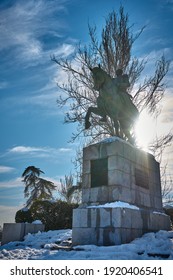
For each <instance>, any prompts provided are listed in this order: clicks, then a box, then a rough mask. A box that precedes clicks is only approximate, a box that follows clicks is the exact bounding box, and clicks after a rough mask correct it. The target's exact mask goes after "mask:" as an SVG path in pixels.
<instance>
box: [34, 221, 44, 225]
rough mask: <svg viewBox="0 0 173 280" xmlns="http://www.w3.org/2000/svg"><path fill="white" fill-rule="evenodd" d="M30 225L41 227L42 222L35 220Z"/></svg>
mask: <svg viewBox="0 0 173 280" xmlns="http://www.w3.org/2000/svg"><path fill="white" fill-rule="evenodd" d="M32 224H35V225H42V221H40V220H35V221H33V222H32Z"/></svg>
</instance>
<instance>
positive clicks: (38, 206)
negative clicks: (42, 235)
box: [30, 200, 78, 231]
mask: <svg viewBox="0 0 173 280" xmlns="http://www.w3.org/2000/svg"><path fill="white" fill-rule="evenodd" d="M77 207H78V205H77V204H71V203H67V202H65V201H61V200H58V201H56V202H51V201H46V200H45V201H41V200H37V201H35V202H34V203H33V204H32V206H31V208H30V210H31V213H32V219H33V220H40V221H42V223H43V224H44V225H45V230H46V231H47V230H57V229H67V228H72V214H73V209H74V208H77Z"/></svg>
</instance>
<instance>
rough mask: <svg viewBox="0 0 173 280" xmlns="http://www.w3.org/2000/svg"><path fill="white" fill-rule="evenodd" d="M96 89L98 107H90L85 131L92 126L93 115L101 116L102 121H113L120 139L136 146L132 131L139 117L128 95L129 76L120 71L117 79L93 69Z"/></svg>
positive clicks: (102, 71)
mask: <svg viewBox="0 0 173 280" xmlns="http://www.w3.org/2000/svg"><path fill="white" fill-rule="evenodd" d="M91 72H92V74H93V81H94V89H95V90H97V91H98V92H99V96H98V98H97V107H89V108H88V111H87V114H86V116H85V129H88V128H89V127H90V126H91V123H90V121H89V119H90V115H91V113H94V114H96V115H99V116H101V119H100V121H101V122H106V117H107V116H108V117H110V118H111V119H112V120H113V123H114V128H115V133H116V135H117V136H118V137H121V138H124V137H125V139H127V140H128V141H129V142H130V143H131V144H134V138H133V136H132V135H131V132H130V131H131V129H132V127H133V125H134V122H135V121H136V119H137V117H138V116H139V112H138V110H137V108H136V106H135V105H134V104H133V102H132V100H131V95H129V94H128V93H127V91H126V90H127V88H128V87H129V86H130V84H129V81H128V76H127V75H123V74H122V70H121V69H118V70H117V72H116V74H117V77H116V78H112V77H111V76H110V75H109V74H107V73H106V72H105V71H104V70H103V69H101V68H100V67H94V68H92V69H91Z"/></svg>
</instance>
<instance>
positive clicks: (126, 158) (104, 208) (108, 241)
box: [72, 138, 170, 245]
mask: <svg viewBox="0 0 173 280" xmlns="http://www.w3.org/2000/svg"><path fill="white" fill-rule="evenodd" d="M118 201H119V203H118ZM120 202H121V203H120ZM160 229H163V230H169V229H170V219H169V216H167V215H166V214H165V213H164V212H163V208H162V198H161V183H160V169H159V163H158V162H157V161H156V160H155V159H154V157H153V156H152V155H151V154H149V153H146V152H144V151H141V150H139V149H137V148H135V147H134V146H132V145H130V144H129V143H127V142H125V141H123V140H121V139H119V138H110V139H107V140H105V141H102V142H100V143H97V144H94V145H90V146H88V147H86V148H84V150H83V181H82V204H81V205H80V206H79V208H77V209H74V211H73V231H72V232H73V233H72V241H73V245H78V244H95V245H116V244H122V243H126V242H130V241H132V240H133V239H134V238H136V237H140V236H142V234H144V233H145V232H149V231H158V230H160Z"/></svg>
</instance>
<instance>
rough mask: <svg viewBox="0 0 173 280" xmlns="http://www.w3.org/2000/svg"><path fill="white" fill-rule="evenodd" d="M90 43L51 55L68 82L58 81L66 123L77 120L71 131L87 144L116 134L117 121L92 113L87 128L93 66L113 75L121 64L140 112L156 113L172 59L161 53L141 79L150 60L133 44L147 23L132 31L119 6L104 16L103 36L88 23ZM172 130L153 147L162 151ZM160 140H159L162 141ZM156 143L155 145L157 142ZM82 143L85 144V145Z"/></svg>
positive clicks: (93, 95)
mask: <svg viewBox="0 0 173 280" xmlns="http://www.w3.org/2000/svg"><path fill="white" fill-rule="evenodd" d="M88 29H89V36H90V43H89V44H88V45H84V46H81V45H79V46H77V47H76V53H75V54H74V56H73V57H71V58H69V59H58V58H56V57H55V56H52V61H54V62H55V63H56V64H57V66H58V68H59V69H61V70H63V71H64V73H66V74H67V82H66V83H63V84H61V83H58V87H59V88H60V89H61V90H62V91H63V95H60V96H59V97H58V100H57V104H58V106H59V107H60V108H62V107H64V106H66V105H68V106H69V110H68V112H67V113H66V115H65V123H74V122H75V123H77V124H78V126H77V130H76V131H75V132H74V134H73V135H72V139H71V140H72V141H75V140H76V139H79V137H83V136H84V137H83V139H84V144H83V145H85V143H86V142H87V143H92V142H96V141H99V140H101V139H102V138H104V137H109V136H114V135H116V132H115V129H114V123H113V121H112V120H111V119H110V118H107V121H106V122H104V123H100V122H99V118H98V117H97V116H95V115H93V116H92V126H91V127H90V128H89V129H88V130H87V131H86V130H85V129H84V119H85V115H86V112H87V110H88V108H89V107H90V106H96V100H97V97H98V92H97V91H96V90H94V89H93V78H92V74H91V71H90V68H93V67H95V66H97V65H100V66H101V68H102V69H103V70H105V71H106V72H107V73H108V74H109V75H110V76H111V77H115V75H116V70H117V69H118V68H121V69H122V70H123V72H124V73H126V74H127V75H128V76H129V81H130V87H129V89H128V93H129V94H130V95H131V96H132V101H133V103H134V104H135V105H136V107H137V108H138V110H139V112H142V111H143V110H144V109H145V110H147V111H148V113H149V114H152V115H155V116H157V115H158V113H159V112H160V106H159V105H160V102H161V100H162V98H163V96H164V91H165V83H164V78H165V76H166V74H167V72H168V70H169V64H170V62H169V61H167V60H166V59H165V57H164V55H162V56H161V57H160V58H158V59H157V61H156V63H155V69H154V70H153V75H151V76H150V77H145V78H144V79H141V76H142V73H143V71H144V69H145V67H146V64H147V60H144V59H142V60H140V59H138V58H136V57H132V48H133V45H134V43H135V41H136V40H137V39H138V38H139V36H140V35H141V33H142V32H143V30H144V29H145V26H144V27H142V28H141V30H140V31H139V32H138V33H135V35H134V33H133V25H130V24H129V16H128V14H126V13H125V12H124V7H123V6H120V8H119V11H118V12H116V11H114V10H113V11H112V12H111V13H109V14H108V16H107V18H106V20H105V26H104V28H103V29H102V33H101V36H100V37H98V34H97V28H96V26H94V27H91V26H90V25H89V26H88ZM172 139H173V135H172V133H168V135H165V136H163V138H160V139H157V141H156V142H155V143H153V147H152V148H153V149H154V150H155V152H156V151H158V152H159V149H160V148H161V146H162V144H163V143H164V145H165V143H167V144H169V143H170V142H171V141H172ZM159 143H160V144H159ZM154 144H155V146H154ZM83 145H82V146H83Z"/></svg>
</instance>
